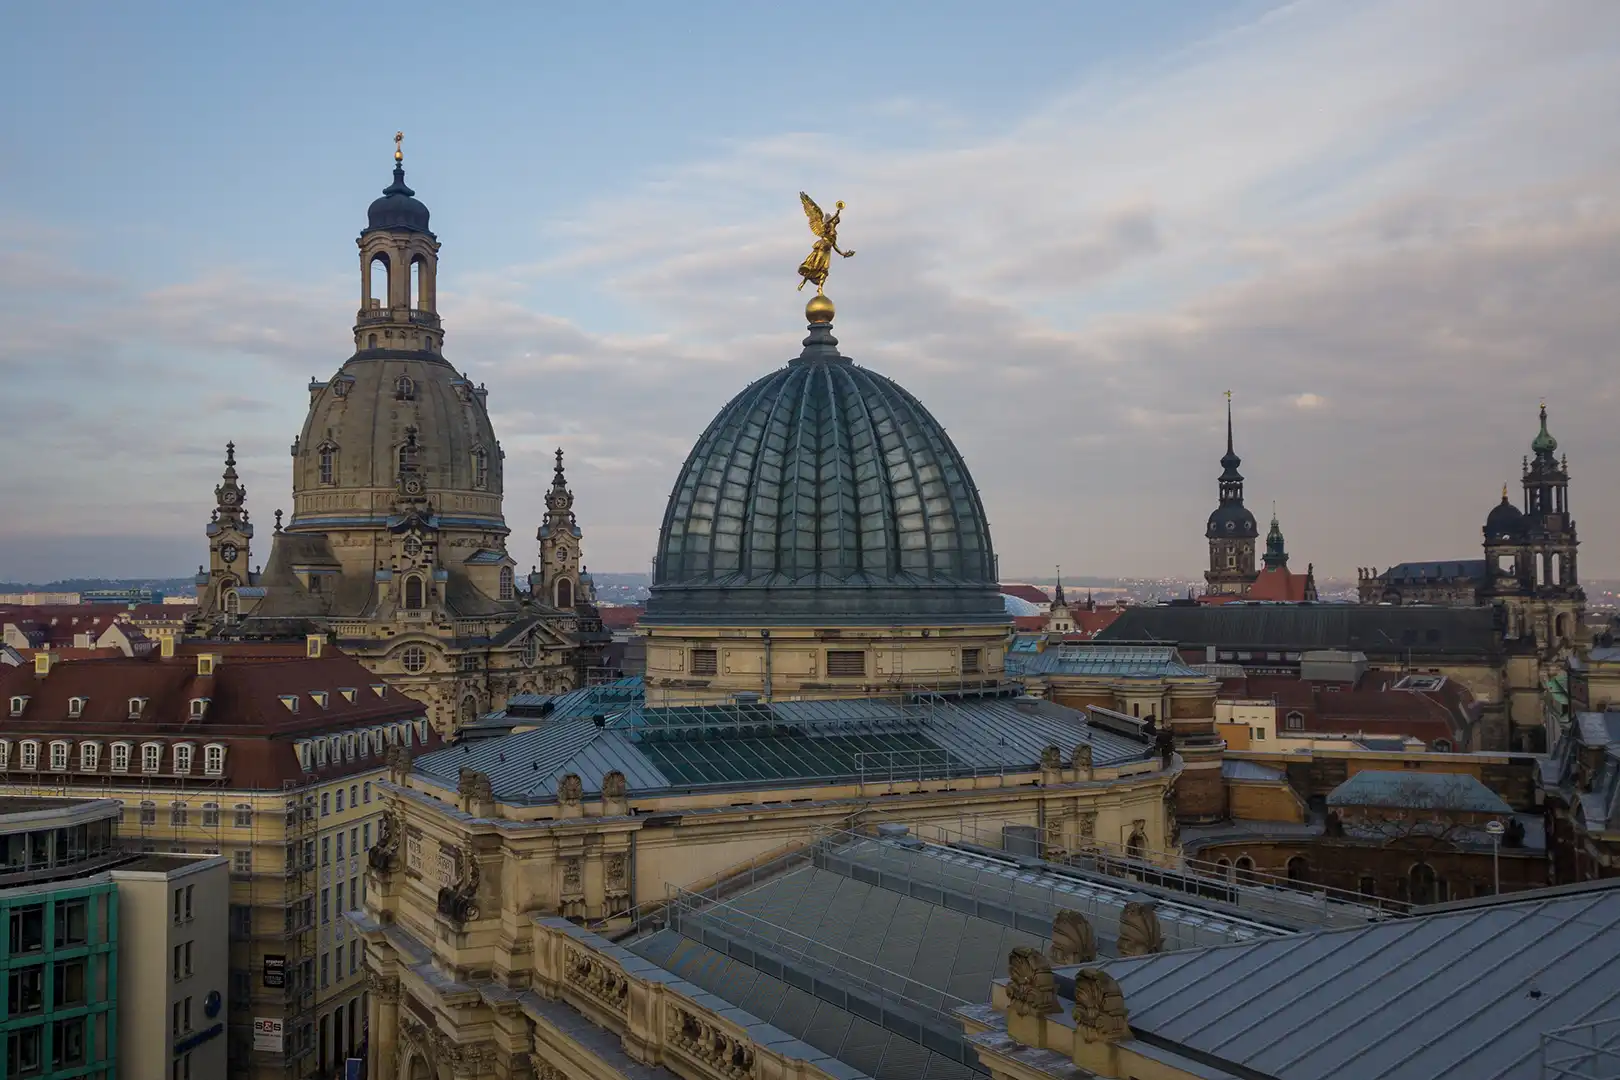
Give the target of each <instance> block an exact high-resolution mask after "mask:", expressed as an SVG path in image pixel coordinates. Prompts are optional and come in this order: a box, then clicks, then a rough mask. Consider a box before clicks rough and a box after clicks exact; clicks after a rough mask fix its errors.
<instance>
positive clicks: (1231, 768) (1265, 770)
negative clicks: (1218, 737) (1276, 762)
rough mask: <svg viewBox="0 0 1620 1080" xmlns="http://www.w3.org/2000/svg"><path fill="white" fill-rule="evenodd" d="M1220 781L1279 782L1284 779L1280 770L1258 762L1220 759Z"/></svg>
mask: <svg viewBox="0 0 1620 1080" xmlns="http://www.w3.org/2000/svg"><path fill="white" fill-rule="evenodd" d="M1221 779H1223V780H1267V781H1281V780H1284V779H1286V777H1284V776H1283V773H1282V770H1281V769H1273V768H1271V767H1270V766H1269V765H1262V764H1260V763H1259V762H1258V761H1243V760H1240V759H1238V758H1222V759H1221Z"/></svg>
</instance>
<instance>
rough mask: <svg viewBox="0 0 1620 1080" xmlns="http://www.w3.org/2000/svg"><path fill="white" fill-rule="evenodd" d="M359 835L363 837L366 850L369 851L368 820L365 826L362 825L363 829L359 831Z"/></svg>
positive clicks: (369, 828) (369, 823)
mask: <svg viewBox="0 0 1620 1080" xmlns="http://www.w3.org/2000/svg"><path fill="white" fill-rule="evenodd" d="M361 835H362V836H363V837H364V838H365V845H366V850H367V851H370V850H371V822H369V821H368V822H366V824H365V826H364V827H363V829H362V831H361Z"/></svg>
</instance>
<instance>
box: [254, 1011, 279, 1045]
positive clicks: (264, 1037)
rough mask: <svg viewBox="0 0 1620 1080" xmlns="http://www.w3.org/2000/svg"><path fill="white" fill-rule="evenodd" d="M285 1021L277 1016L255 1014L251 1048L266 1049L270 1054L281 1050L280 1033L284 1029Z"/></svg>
mask: <svg viewBox="0 0 1620 1080" xmlns="http://www.w3.org/2000/svg"><path fill="white" fill-rule="evenodd" d="M286 1024H287V1022H286V1021H285V1020H283V1019H282V1018H281V1017H279V1016H255V1017H254V1018H253V1049H255V1050H268V1051H269V1052H270V1053H272V1054H279V1053H281V1052H282V1038H281V1036H282V1034H283V1032H285V1030H286Z"/></svg>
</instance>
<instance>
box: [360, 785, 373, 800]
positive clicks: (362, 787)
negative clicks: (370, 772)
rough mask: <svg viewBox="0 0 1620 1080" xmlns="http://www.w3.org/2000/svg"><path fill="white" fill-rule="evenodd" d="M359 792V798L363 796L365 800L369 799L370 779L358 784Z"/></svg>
mask: <svg viewBox="0 0 1620 1080" xmlns="http://www.w3.org/2000/svg"><path fill="white" fill-rule="evenodd" d="M360 793H361V798H363V799H364V800H365V801H366V802H370V801H371V781H370V780H367V781H366V782H365V783H364V784H361V785H360Z"/></svg>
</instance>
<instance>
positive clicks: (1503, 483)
mask: <svg viewBox="0 0 1620 1080" xmlns="http://www.w3.org/2000/svg"><path fill="white" fill-rule="evenodd" d="M1502 501H1503V502H1507V501H1508V497H1507V481H1505V480H1504V481H1503V482H1502Z"/></svg>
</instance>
